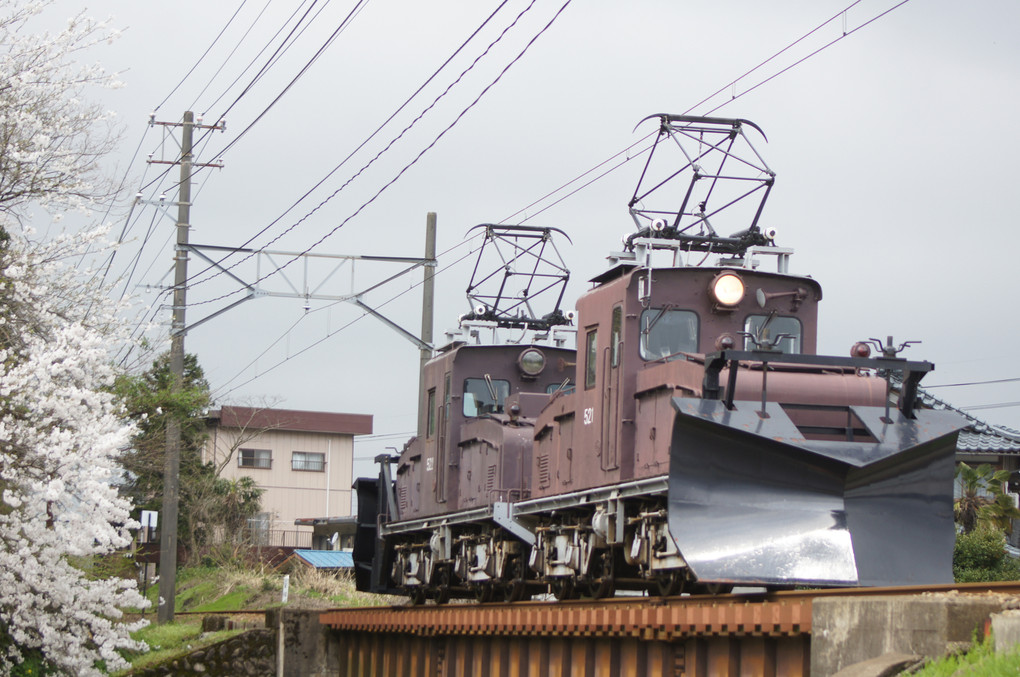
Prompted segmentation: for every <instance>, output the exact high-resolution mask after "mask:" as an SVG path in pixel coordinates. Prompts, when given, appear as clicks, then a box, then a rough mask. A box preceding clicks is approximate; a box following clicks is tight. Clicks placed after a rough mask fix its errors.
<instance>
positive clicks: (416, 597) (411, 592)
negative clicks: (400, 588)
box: [407, 585, 425, 606]
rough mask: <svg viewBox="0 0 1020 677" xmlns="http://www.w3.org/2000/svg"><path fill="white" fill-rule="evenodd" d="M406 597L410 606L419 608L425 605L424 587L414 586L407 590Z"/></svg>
mask: <svg viewBox="0 0 1020 677" xmlns="http://www.w3.org/2000/svg"><path fill="white" fill-rule="evenodd" d="M407 596H408V597H409V598H411V604H412V605H414V606H421V605H422V604H424V603H425V586H424V585H415V586H411V587H409V588H407Z"/></svg>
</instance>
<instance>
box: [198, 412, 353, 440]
mask: <svg viewBox="0 0 1020 677" xmlns="http://www.w3.org/2000/svg"><path fill="white" fill-rule="evenodd" d="M209 418H210V419H212V420H215V421H218V422H219V425H220V426H221V427H224V428H249V429H250V428H254V429H265V430H289V431H297V432H311V433H334V434H346V435H367V434H370V433H371V432H372V415H371V414H342V413H336V412H329V411H303V410H300V409H256V408H253V407H230V406H224V407H221V408H220V409H218V410H216V411H213V412H211V413H210V415H209Z"/></svg>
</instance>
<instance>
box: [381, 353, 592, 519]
mask: <svg viewBox="0 0 1020 677" xmlns="http://www.w3.org/2000/svg"><path fill="white" fill-rule="evenodd" d="M530 348H538V349H539V350H541V351H542V353H543V354H544V355H545V357H546V363H545V368H544V369H543V370H542V371H541V373H540V374H539V375H538V376H537V377H528V376H526V375H524V374H523V373H522V370H521V369H520V367H519V366H518V360H519V358H520V356H521V354H522V352H523V351H525V350H528V349H530ZM573 360H574V351H572V350H568V349H564V348H553V347H549V346H534V347H533V346H520V345H484V346H483V345H456V346H453V347H452V348H450V349H449V350H447V351H445V352H442V353H440V354H439V355H438V356H437V357H435V358H434V359H432V360H431V361H429V362H428V363H427V364H426V365H425V382H424V383H423V384H422V387H423V389H424V390H425V391H426V393H427V394H428V396H427V398H426V401H427V405H426V406H428V407H429V411H428V412H427V421H428V423H427V426H426V435H425V438H424V439H420V438H415V439H413V440H411V442H409V443H408V445H407V446H406V447H405V449H404V451H403V452H402V453H401V457H400V463H399V466H398V472H397V481H396V493H397V497H398V502H399V505H400V506H401V512H400V516H399V519H400V520H407V519H418V518H422V517H429V516H432V515H442V514H446V513H450V512H454V511H457V510H461V509H464V508H465V507H478V506H480V505H487V504H488V503H489V502H491V500H493V498H498V496H499V495H500V494H499V492H498V491H496V490H504V494H503V495H504V496H508V495H510V494H512V495H514V496H516V497H517V498H520V496H521V493H522V492H523V491H524V490H525V489H527V488H528V487H530V486H531V481H530V472H531V455H530V447H529V449H527V450H525V449H524V448H523V447H524V446H525V445H522V444H521V443H520V442H512V443H508V444H506V445H505V446H504V440H505V432H504V430H503V426H504V425H506V421H507V416H508V413H507V412H508V403H518V407H520V406H521V404H523V406H524V407H525V408H527V409H528V410H531V411H535V410H538V409H540V408H541V406H542V403H543V402H544V401H545V400H547V399H548V397H549V395H548V394H547V391H551V390H553V389H555V387H556V386H557V385H559V384H560V383H562V381H563V380H564V379H565V378H566V377H567V376H568V375H571V374H570V373H569V372H568V371H567V367H566V365H568V364H572V362H573ZM515 396H517V397H516V399H515ZM521 434H523V431H519V432H518V433H515V434H514V435H510V438H513V439H516V438H517V437H519V436H520V435H521ZM527 435H528V436H529V437H530V435H531V427H530V425H528V427H527ZM463 454H468V455H469V457H468V458H466V459H465V462H466V463H467V464H468V465H467V467H463V466H464V463H462V455H463ZM504 470H505V471H506V472H505V473H504ZM490 485H491V486H490ZM507 492H509V493H507ZM462 495H463V496H466V497H468V498H467V499H463V500H462ZM504 500H505V498H504Z"/></svg>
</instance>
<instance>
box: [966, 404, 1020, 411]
mask: <svg viewBox="0 0 1020 677" xmlns="http://www.w3.org/2000/svg"><path fill="white" fill-rule="evenodd" d="M1006 407H1020V402H1000V403H998V404H979V405H977V406H974V407H960V409H963V410H964V411H977V410H979V409H1005V408H1006Z"/></svg>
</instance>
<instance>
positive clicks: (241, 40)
mask: <svg viewBox="0 0 1020 677" xmlns="http://www.w3.org/2000/svg"><path fill="white" fill-rule="evenodd" d="M272 2H273V0H266V4H265V5H264V6H263V7H262V11H260V12H259V13H258V14H257V15H255V18H254V19H253V20H252V22H251V24H249V25H248V29H247V30H245V32H244V33H243V34H242V35H241V37H240V38H238V40H237V44H235V45H234V48H233V49H232V50H230V53H229V54H227V56H226V57H225V58H224V59H223V63H221V64H220V66H219V68H217V69H216V72H215V73H213V74H212V77H211V78H209V81H208V82H207V83H205V87H203V88H202V91H200V92H199V93H198V95H197V96H196V97H195V100H194V101H192V102H191V106H189V107H188V110H194V109H195V108H197V107H198V100H199V99H201V98H202V95H203V94H205V92H206V90H207V89H209V88H210V87H211V86H212V83H213V82H214V81H215V80H216V78H217V77H219V74H220V73H222V72H223V69H224V68H225V67H226V65H227V64H228V63H229V62H230V60H231V59H232V58H233V57H234V54H236V53H237V50H238V49H240V48H241V45H242V44H243V43H244V40H245V38H247V37H248V35H249V34H250V33H251V32H252V29H254V28H255V25H256V24H257V23H258V22H259V19H261V18H262V15H263V14H265V13H266V10H267V9H269V5H270V4H272ZM302 4H304V3H303V2H302ZM295 13H296V10H295ZM291 16H293V14H292V15H291ZM282 30H283V26H281V27H280V28H279V29H278V30H277V33H276V35H279V31H282ZM276 35H274V36H273V38H274V39H275V38H276ZM267 47H268V44H267ZM265 49H266V47H263V48H262V50H263V51H265ZM259 54H262V52H259ZM256 58H257V57H256ZM240 78H241V76H238V78H237V80H239V79H240ZM237 80H234V82H233V83H231V84H230V85H229V86H228V87H227V89H229V88H230V87H233V85H234V83H236V82H237ZM221 96H222V95H221ZM216 101H219V99H216ZM212 105H216V103H215V102H214V103H213V104H212ZM211 107H212V106H209V108H211Z"/></svg>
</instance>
